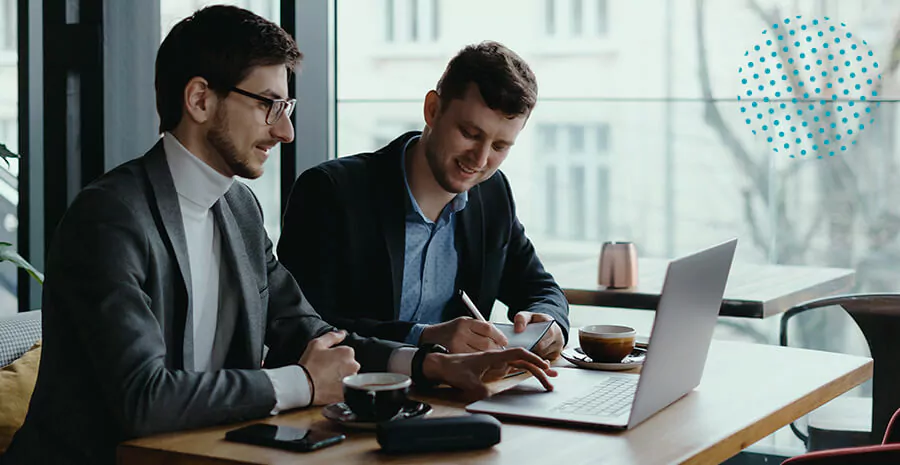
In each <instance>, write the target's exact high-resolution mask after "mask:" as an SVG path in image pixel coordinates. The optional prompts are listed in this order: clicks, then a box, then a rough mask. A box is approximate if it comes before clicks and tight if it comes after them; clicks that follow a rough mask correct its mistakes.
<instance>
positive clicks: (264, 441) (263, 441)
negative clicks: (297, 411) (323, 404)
mask: <svg viewBox="0 0 900 465" xmlns="http://www.w3.org/2000/svg"><path fill="white" fill-rule="evenodd" d="M346 438H347V437H346V436H344V435H343V434H337V433H330V432H327V431H316V430H311V429H301V428H293V427H290V426H279V425H270V424H266V423H256V424H253V425H249V426H245V427H243V428H238V429H236V430H231V431H229V432H227V433H225V440H227V441H233V442H243V443H246V444H253V445H257V446H266V447H276V448H279V449H286V450H290V451H294V452H310V451H314V450H317V449H321V448H323V447H328V446H330V445H332V444H337V443H339V442H341V441H343V440H344V439H346Z"/></svg>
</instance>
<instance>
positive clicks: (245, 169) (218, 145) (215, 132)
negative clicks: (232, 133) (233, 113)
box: [206, 105, 262, 179]
mask: <svg viewBox="0 0 900 465" xmlns="http://www.w3.org/2000/svg"><path fill="white" fill-rule="evenodd" d="M227 121H228V112H227V111H226V110H225V105H219V108H218V109H216V114H215V116H214V117H213V125H212V128H211V129H210V130H209V132H207V133H206V140H207V141H208V142H209V144H210V145H212V147H213V149H215V150H216V152H218V153H219V156H220V157H222V161H224V162H225V164H226V165H228V168H229V169H230V170H231V172H232V173H234V175H235V176H240V177H242V178H245V179H256V178H258V177H260V176H261V175H262V172H258V171H257V170H254V169H253V168H251V167H250V165H249V161H250V158H249V156H246V157H241V153H240V152H239V151H238V149H237V147H235V146H234V143H233V142H232V141H231V139H230V138H229V137H228V133H229V131H228V122H227Z"/></svg>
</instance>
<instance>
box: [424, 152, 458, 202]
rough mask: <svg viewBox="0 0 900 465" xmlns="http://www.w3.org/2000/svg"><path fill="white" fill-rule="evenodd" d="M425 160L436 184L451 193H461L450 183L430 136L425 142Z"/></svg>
mask: <svg viewBox="0 0 900 465" xmlns="http://www.w3.org/2000/svg"><path fill="white" fill-rule="evenodd" d="M425 160H427V161H428V167H429V168H431V175H432V176H434V180H435V181H437V183H438V185H440V186H441V188H442V189H444V190H445V191H447V192H449V193H451V194H460V193H462V191H459V192H457V190H456V188H454V187H453V186H451V185H450V180H449V179H448V178H449V176H448V175H447V170H445V169H444V167H443V166H441V163H440V160H439V159H438V154H437V151H435V150H434V147H433V141H432V140H431V138H429V139H428V141H427V142H426V143H425Z"/></svg>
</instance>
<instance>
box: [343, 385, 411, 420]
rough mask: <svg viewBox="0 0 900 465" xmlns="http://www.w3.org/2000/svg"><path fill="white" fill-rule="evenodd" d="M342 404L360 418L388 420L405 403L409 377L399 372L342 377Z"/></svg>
mask: <svg viewBox="0 0 900 465" xmlns="http://www.w3.org/2000/svg"><path fill="white" fill-rule="evenodd" d="M343 385H344V403H345V404H346V405H347V407H349V408H350V410H351V411H352V412H353V414H354V415H356V418H357V419H358V420H359V421H374V422H381V421H387V420H390V419H391V418H393V417H394V416H396V415H397V414H398V413H400V411H401V410H402V409H403V406H404V405H405V404H406V401H407V396H408V395H409V387H410V385H412V380H411V379H410V378H409V376H406V375H402V374H399V373H360V374H356V375H351V376H347V377H346V378H344V379H343Z"/></svg>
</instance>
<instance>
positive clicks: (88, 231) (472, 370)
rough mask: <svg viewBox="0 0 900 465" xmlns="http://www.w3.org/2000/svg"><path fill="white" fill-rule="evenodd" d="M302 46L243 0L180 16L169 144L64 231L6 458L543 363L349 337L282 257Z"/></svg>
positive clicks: (64, 453) (468, 387) (163, 100)
mask: <svg viewBox="0 0 900 465" xmlns="http://www.w3.org/2000/svg"><path fill="white" fill-rule="evenodd" d="M299 60H300V52H299V51H298V50H297V46H296V44H295V43H294V40H293V39H292V38H291V37H290V36H289V35H288V34H287V33H286V32H284V31H283V30H282V29H281V28H280V27H278V25H276V24H273V23H271V22H269V21H267V20H265V19H263V18H260V17H259V16H256V15H254V14H253V13H251V12H249V11H246V10H243V9H240V8H236V7H230V6H213V7H209V8H205V9H202V10H200V11H198V12H197V13H195V14H194V15H192V16H191V17H189V18H186V19H185V20H183V21H181V22H179V23H178V24H177V25H176V26H175V27H174V28H173V29H172V31H171V32H170V33H169V35H168V36H167V37H166V39H165V40H164V41H163V43H162V45H161V46H160V49H159V53H158V55H157V60H156V92H157V110H158V111H159V115H160V131H161V132H162V133H163V136H162V138H161V140H160V141H159V142H158V143H157V144H156V146H154V147H153V148H152V149H150V151H149V152H147V154H145V155H144V156H142V157H139V158H137V159H135V160H132V161H130V162H127V163H125V164H123V165H121V166H119V167H117V168H115V169H114V170H112V171H110V172H109V173H106V174H105V175H103V176H101V177H100V178H99V179H98V180H97V181H95V182H93V183H91V184H90V185H89V186H87V187H86V188H85V189H84V190H83V191H82V192H81V193H79V194H78V196H77V197H76V198H75V200H74V201H73V202H72V205H71V206H70V207H69V210H68V211H67V212H66V215H65V217H64V218H63V220H62V222H61V223H60V225H59V228H58V230H57V231H56V234H55V235H54V238H53V243H52V246H51V248H50V251H49V254H48V257H47V273H46V280H45V284H44V298H43V302H44V308H43V313H42V316H43V331H44V332H43V337H44V344H43V353H42V357H41V363H40V372H39V374H38V379H37V385H36V387H35V390H34V395H33V396H32V398H31V404H30V407H29V410H28V416H27V418H26V420H25V423H24V425H23V426H22V428H21V429H20V430H19V431H18V433H17V434H16V436H15V438H14V439H13V442H12V444H11V446H10V448H9V450H8V451H7V453H6V454H5V455H4V456H3V457H0V462H4V461H7V462H8V463H15V464H20V463H28V464H32V463H34V464H47V463H52V464H70V463H78V464H82V463H83V464H112V463H115V457H116V455H115V451H116V445H117V444H118V443H119V442H121V441H123V440H126V439H129V438H134V437H138V436H145V435H150V434H156V433H164V432H169V431H178V430H185V429H191V428H201V427H205V426H210V425H215V424H220V423H228V422H239V421H246V420H250V419H254V418H263V417H266V416H268V415H272V414H276V413H279V412H281V411H284V410H287V409H292V408H297V407H308V406H312V405H323V404H327V403H331V402H337V401H340V400H342V399H343V395H342V385H341V380H342V379H343V377H345V376H347V375H351V374H354V373H356V372H357V371H358V370H362V371H392V372H400V373H404V374H409V375H411V376H412V378H413V380H414V381H415V382H416V383H417V384H420V385H421V384H431V383H437V382H444V383H447V384H450V385H452V386H455V387H458V388H461V389H462V390H463V391H465V393H466V394H468V395H469V396H471V397H472V398H479V397H483V396H484V395H486V394H487V388H486V386H485V385H484V383H485V382H487V381H491V380H495V379H499V378H501V377H502V376H504V375H506V374H507V373H508V372H509V371H510V370H512V369H517V370H518V369H526V370H529V371H531V372H532V373H534V374H535V376H537V377H538V378H540V379H541V381H542V382H544V383H545V386H547V387H548V388H552V386H551V385H550V384H549V382H548V379H547V376H548V375H549V376H554V375H555V372H554V371H553V370H552V369H550V366H549V364H548V363H547V362H546V361H545V360H541V359H540V358H539V357H537V356H536V355H535V354H532V353H528V352H527V351H525V350H522V349H518V350H516V349H509V350H506V351H502V352H494V353H490V354H445V353H433V352H432V351H428V350H423V349H417V348H415V347H412V346H404V345H402V344H398V343H392V342H388V341H383V340H379V339H375V338H364V337H360V336H358V335H356V334H348V333H347V332H345V331H338V330H337V329H336V328H335V327H334V326H332V325H329V324H327V323H326V322H325V321H323V320H322V318H321V317H320V316H319V315H318V314H317V313H316V312H315V310H314V309H313V307H311V306H310V305H309V302H307V300H306V298H305V297H304V295H303V294H302V292H301V291H300V288H299V287H298V286H297V283H296V282H295V281H294V280H293V278H292V277H291V275H290V273H288V271H287V270H285V269H284V267H283V266H281V264H280V263H278V261H277V260H276V259H275V258H274V256H273V254H272V243H271V242H270V241H269V239H268V237H266V233H265V230H264V229H263V218H262V211H261V209H260V206H259V203H258V202H257V201H256V198H255V197H254V195H253V193H252V192H251V191H250V189H249V188H248V187H247V186H246V185H244V184H243V183H241V182H239V181H236V180H235V179H234V178H235V177H244V178H256V177H259V176H260V175H261V174H262V172H263V164H264V163H265V161H266V158H267V157H268V151H269V149H271V148H272V147H273V146H274V145H276V144H278V143H280V142H290V141H291V140H293V138H294V129H293V127H292V125H291V121H290V114H291V110H292V109H293V106H294V100H292V99H290V100H288V99H287V94H288V75H289V73H291V72H292V71H293V70H294V69H295V67H296V66H297V65H298V63H299Z"/></svg>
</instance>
